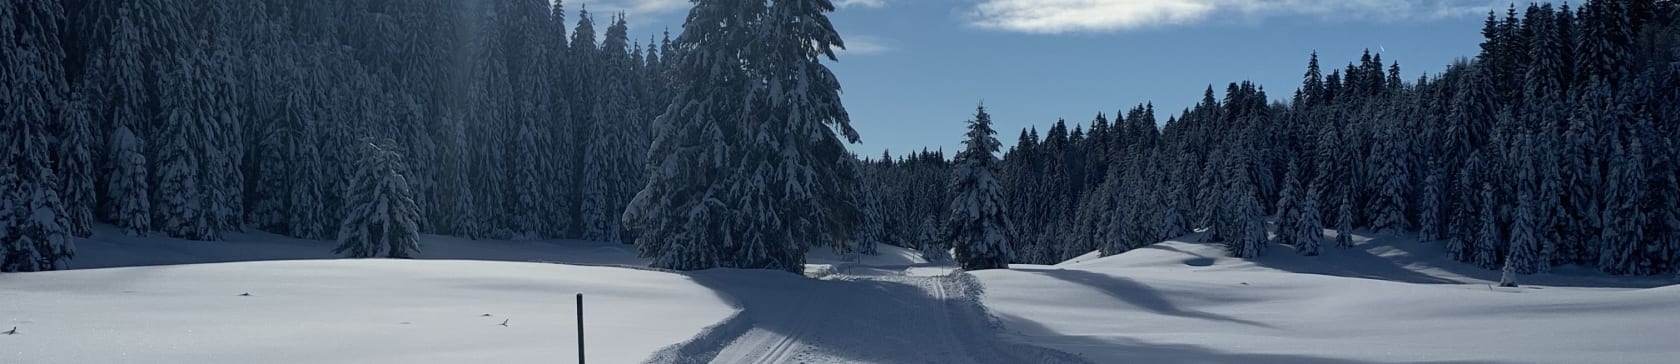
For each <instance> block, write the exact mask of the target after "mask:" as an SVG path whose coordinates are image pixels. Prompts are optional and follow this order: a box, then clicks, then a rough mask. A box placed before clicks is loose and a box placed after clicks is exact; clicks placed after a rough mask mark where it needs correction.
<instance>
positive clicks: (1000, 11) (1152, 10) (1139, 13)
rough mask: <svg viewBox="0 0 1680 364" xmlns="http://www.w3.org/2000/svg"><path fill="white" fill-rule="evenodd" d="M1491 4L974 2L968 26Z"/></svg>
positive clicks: (1069, 25) (1045, 29) (1036, 28)
mask: <svg viewBox="0 0 1680 364" xmlns="http://www.w3.org/2000/svg"><path fill="white" fill-rule="evenodd" d="M1494 3H1496V1H1493V0H979V4H976V5H975V6H974V8H973V10H972V11H970V12H969V15H970V16H971V19H970V24H972V25H975V26H978V27H981V28H988V29H998V30H1006V31H1017V32H1027V33H1064V32H1107V31H1119V30H1131V29H1139V28H1150V27H1160V26H1171V25H1182V24H1190V23H1197V22H1203V21H1209V20H1212V19H1216V18H1222V17H1227V16H1235V17H1245V18H1265V17H1272V16H1286V15H1305V16H1317V17H1322V18H1325V19H1330V20H1360V21H1406V20H1418V19H1439V18H1446V17H1455V16H1464V15H1473V14H1478V13H1485V12H1486V11H1487V10H1488V9H1490V8H1492V7H1493V4H1494Z"/></svg>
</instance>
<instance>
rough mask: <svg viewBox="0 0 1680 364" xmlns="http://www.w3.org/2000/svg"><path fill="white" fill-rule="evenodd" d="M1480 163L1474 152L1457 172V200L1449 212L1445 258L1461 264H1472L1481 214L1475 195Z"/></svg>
mask: <svg viewBox="0 0 1680 364" xmlns="http://www.w3.org/2000/svg"><path fill="white" fill-rule="evenodd" d="M1481 160H1482V158H1481V152H1480V151H1473V152H1471V153H1470V158H1469V159H1468V160H1466V161H1465V162H1464V166H1463V168H1461V169H1460V170H1459V173H1458V183H1457V184H1456V188H1455V192H1454V196H1457V198H1456V199H1455V200H1456V201H1455V203H1453V204H1452V209H1451V210H1449V211H1450V216H1452V222H1451V223H1450V225H1449V226H1450V227H1449V228H1448V232H1447V234H1448V236H1447V246H1446V248H1447V256H1448V257H1450V258H1452V259H1453V260H1457V261H1460V262H1466V263H1469V262H1474V261H1475V254H1476V240H1477V238H1476V231H1477V227H1478V226H1480V225H1479V221H1480V219H1479V218H1478V216H1480V215H1478V214H1477V213H1476V211H1477V210H1476V209H1477V206H1479V204H1478V201H1477V196H1478V193H1477V192H1478V191H1480V186H1481V185H1482V184H1481V183H1479V182H1477V180H1478V179H1479V178H1480V177H1479V176H1480V175H1479V174H1478V173H1477V170H1478V169H1480V168H1481V165H1482V161H1481Z"/></svg>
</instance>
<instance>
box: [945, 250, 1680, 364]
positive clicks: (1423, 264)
mask: <svg viewBox="0 0 1680 364" xmlns="http://www.w3.org/2000/svg"><path fill="white" fill-rule="evenodd" d="M1354 240H1355V242H1356V243H1357V244H1358V245H1357V246H1356V247H1355V248H1353V249H1325V250H1324V251H1323V253H1324V254H1325V255H1324V256H1321V257H1301V256H1297V255H1293V254H1291V253H1290V251H1289V250H1288V249H1272V250H1271V252H1272V253H1270V254H1269V255H1266V256H1264V257H1261V258H1260V259H1258V260H1257V261H1246V260H1239V259H1234V258H1229V257H1226V255H1225V254H1224V253H1223V251H1222V250H1221V249H1222V247H1220V246H1218V245H1211V244H1196V243H1186V242H1177V241H1173V242H1165V243H1161V244H1157V245H1153V246H1149V247H1145V248H1142V249H1138V250H1134V251H1131V252H1127V253H1124V254H1119V255H1116V256H1112V257H1107V258H1102V259H1096V260H1087V261H1082V262H1077V263H1067V264H1063V265H1058V266H1053V267H1045V266H1032V267H1026V266H1016V269H1014V270H991V271H980V272H974V273H973V275H974V276H976V277H978V279H979V280H980V281H981V282H982V283H983V284H984V285H985V287H986V293H985V297H984V301H985V304H986V306H987V307H988V308H990V309H991V310H992V313H993V314H994V315H996V316H997V318H998V320H999V322H1001V323H1002V326H1003V327H1004V329H1005V330H1006V331H1008V332H1009V334H1007V335H1006V336H1008V337H1010V338H1011V339H1012V340H1017V341H1020V342H1024V343H1029V344H1034V345H1042V346H1045V347H1049V348H1053V349H1058V350H1063V351H1067V352H1071V353H1077V354H1079V355H1081V356H1083V357H1085V358H1088V359H1090V360H1092V361H1094V362H1099V363H1119V362H1146V363H1147V362H1205V363H1226V362H1240V363H1362V362H1375V363H1400V362H1436V361H1452V362H1498V363H1588V362H1591V363H1659V362H1669V361H1671V360H1673V358H1675V357H1680V346H1676V345H1674V343H1675V341H1674V340H1675V338H1676V337H1680V286H1668V287H1658V286H1661V285H1663V284H1672V283H1673V282H1672V281H1666V280H1662V279H1659V278H1628V277H1609V276H1601V275H1596V274H1593V273H1588V272H1587V271H1589V270H1590V268H1581V269H1566V268H1568V267H1560V269H1559V270H1555V271H1554V273H1553V274H1548V275H1535V276H1524V277H1523V280H1524V281H1525V282H1524V283H1525V285H1524V286H1523V287H1519V288H1499V287H1493V285H1494V284H1495V283H1497V281H1498V272H1494V271H1488V270H1483V269H1480V268H1476V267H1473V266H1468V265H1464V264H1461V263H1456V262H1451V261H1448V260H1445V259H1443V258H1434V257H1443V256H1444V254H1441V253H1440V252H1439V251H1438V247H1436V246H1432V245H1427V244H1420V243H1417V242H1415V241H1412V240H1410V239H1406V238H1404V237H1399V238H1396V237H1384V238H1378V239H1370V238H1368V237H1358V238H1356V239H1354ZM1559 271H1569V273H1567V274H1564V273H1558V272H1559ZM1650 287H1657V288H1650Z"/></svg>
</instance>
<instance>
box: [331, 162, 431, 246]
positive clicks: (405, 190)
mask: <svg viewBox="0 0 1680 364" xmlns="http://www.w3.org/2000/svg"><path fill="white" fill-rule="evenodd" d="M386 144H390V142H389V141H387V142H386ZM359 149H360V152H361V159H360V160H358V161H357V163H356V166H357V169H356V175H355V177H353V179H352V180H353V181H355V182H353V183H352V184H351V190H350V195H349V201H348V202H349V204H348V205H347V206H346V207H348V208H349V211H346V212H345V214H344V221H343V222H341V223H339V227H338V247H337V248H334V249H333V253H334V254H344V255H345V256H348V257H351V258H371V257H378V256H381V255H383V256H385V257H388V258H412V257H414V255H415V254H418V253H420V229H419V220H420V210H419V208H418V207H416V206H415V204H414V193H413V191H412V190H410V187H409V184H408V180H407V177H406V175H407V173H408V167H407V165H406V163H404V162H403V159H402V154H399V153H397V152H396V151H395V150H393V147H391V146H389V145H380V144H375V143H373V142H371V141H363V142H362V145H361V147H360V148H359Z"/></svg>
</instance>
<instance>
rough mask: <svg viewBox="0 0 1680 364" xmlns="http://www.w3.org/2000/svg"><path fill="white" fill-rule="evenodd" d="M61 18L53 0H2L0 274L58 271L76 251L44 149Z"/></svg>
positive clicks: (57, 85) (58, 103) (58, 84)
mask: <svg viewBox="0 0 1680 364" xmlns="http://www.w3.org/2000/svg"><path fill="white" fill-rule="evenodd" d="M15 19H22V20H24V22H23V23H21V24H20V23H17V22H15ZM63 19H64V13H63V8H62V7H61V5H60V4H59V2H58V1H56V0H43V1H23V2H17V1H12V2H6V3H0V54H4V55H5V56H4V57H3V58H0V272H32V271H47V270H56V269H60V268H65V267H66V264H68V261H69V260H70V259H72V258H74V257H75V256H76V246H75V243H74V242H73V241H72V237H71V235H70V231H69V227H68V226H67V225H69V221H68V220H67V219H66V218H65V211H64V206H63V203H62V201H60V200H59V197H58V191H57V190H58V188H59V186H58V178H57V176H56V175H54V173H53V165H52V160H51V155H52V150H51V149H49V148H51V145H52V144H51V140H52V139H53V137H52V135H51V134H50V130H49V128H50V121H51V120H54V119H53V116H54V115H56V114H55V113H57V112H59V110H60V108H62V107H63V105H62V103H63V98H64V93H65V82H64V78H63V75H64V72H63V69H62V66H61V65H60V63H59V61H60V60H62V59H63V57H64V53H63V48H62V47H60V43H59V39H60V36H61V34H60V32H59V28H58V26H59V24H62V22H63ZM20 27H28V28H27V29H19V28H20Z"/></svg>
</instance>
